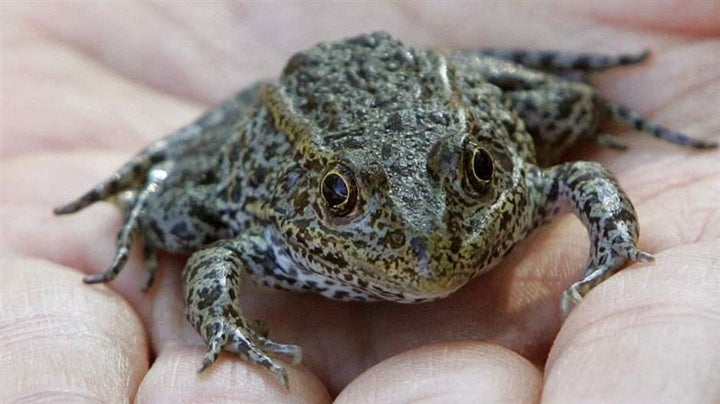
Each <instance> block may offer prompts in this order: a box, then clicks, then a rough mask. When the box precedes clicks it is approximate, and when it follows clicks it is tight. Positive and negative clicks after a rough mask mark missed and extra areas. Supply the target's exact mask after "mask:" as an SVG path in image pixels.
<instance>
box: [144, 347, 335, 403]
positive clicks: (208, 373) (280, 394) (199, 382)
mask: <svg viewBox="0 0 720 404" xmlns="http://www.w3.org/2000/svg"><path fill="white" fill-rule="evenodd" d="M203 354H204V351H203V349H194V348H186V347H182V346H181V345H175V346H167V347H165V349H163V350H162V351H161V353H160V355H159V356H158V358H157V359H156V361H155V362H154V363H153V366H152V368H151V369H150V372H149V373H148V374H147V376H146V377H145V379H144V380H143V383H142V385H141V386H140V390H139V391H138V395H137V401H138V402H149V403H156V402H169V403H193V402H203V401H206V400H207V398H208V397H212V398H213V400H216V401H223V402H242V403H248V402H253V403H284V402H295V403H297V402H300V403H329V402H330V401H331V400H330V396H329V395H328V392H327V390H326V389H325V387H324V386H323V385H322V384H321V383H320V381H319V380H318V379H317V378H316V377H315V376H314V375H312V374H311V373H310V371H309V370H307V369H306V368H303V367H301V366H292V365H290V364H285V369H286V370H287V372H288V375H289V377H290V389H289V390H286V389H285V388H283V386H282V385H280V383H278V381H277V379H276V378H275V377H273V375H271V374H270V373H269V372H267V371H266V370H265V369H264V368H262V367H260V366H257V365H252V364H249V363H248V362H246V361H244V360H242V359H241V358H239V357H237V356H234V355H229V354H225V355H222V356H221V357H220V359H219V360H218V361H217V362H215V363H214V364H213V365H212V366H211V367H209V368H208V369H207V370H205V371H203V373H201V374H198V373H197V371H198V369H199V367H200V364H201V360H202V357H203Z"/></svg>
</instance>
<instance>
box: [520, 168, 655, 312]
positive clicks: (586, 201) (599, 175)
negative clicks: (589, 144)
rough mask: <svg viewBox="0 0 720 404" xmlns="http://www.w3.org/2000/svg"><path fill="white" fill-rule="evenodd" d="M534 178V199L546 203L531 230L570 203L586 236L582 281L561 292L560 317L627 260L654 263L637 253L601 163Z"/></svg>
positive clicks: (626, 208)
mask: <svg viewBox="0 0 720 404" xmlns="http://www.w3.org/2000/svg"><path fill="white" fill-rule="evenodd" d="M534 174H535V175H536V176H535V179H536V181H537V186H538V187H539V188H540V191H541V193H540V194H539V195H543V197H542V198H545V199H544V200H542V201H537V202H539V203H538V204H537V205H536V206H537V216H536V222H535V225H539V224H540V223H542V222H545V221H547V220H548V219H549V218H550V217H551V216H553V215H554V214H555V213H557V212H558V211H559V209H560V208H561V207H562V205H564V204H569V205H570V206H571V207H572V209H573V211H574V213H575V215H577V216H578V218H580V220H581V221H582V223H583V224H584V225H585V227H586V228H587V231H588V235H589V237H590V256H589V259H588V263H587V266H586V268H585V272H584V277H583V279H581V280H580V281H578V282H575V283H574V284H573V285H572V286H570V288H568V289H567V290H566V291H565V292H564V294H563V297H562V300H561V308H562V310H563V313H567V312H568V311H569V310H570V306H571V304H572V303H579V302H580V301H581V300H582V297H583V296H584V295H585V294H586V293H587V292H589V291H590V289H592V288H593V287H595V286H596V285H598V284H599V283H600V282H602V281H603V280H605V279H606V278H607V277H609V276H610V275H612V274H613V273H614V272H616V271H617V270H619V269H620V268H622V267H623V266H624V265H625V263H626V262H627V261H628V260H631V261H652V260H653V257H652V255H650V254H648V253H646V252H644V251H642V250H640V249H638V248H637V245H636V244H637V239H638V221H637V215H636V214H635V209H634V208H633V206H632V203H630V199H629V198H628V197H627V195H625V192H624V191H623V190H622V189H621V188H620V186H619V185H618V183H617V180H616V179H615V178H614V177H613V176H612V174H610V172H608V171H607V170H606V169H604V168H603V167H602V166H601V165H600V164H598V163H593V162H586V161H578V162H572V163H565V164H560V165H557V166H553V167H550V168H548V169H546V170H542V171H540V170H537V171H536V172H535V173H534Z"/></svg>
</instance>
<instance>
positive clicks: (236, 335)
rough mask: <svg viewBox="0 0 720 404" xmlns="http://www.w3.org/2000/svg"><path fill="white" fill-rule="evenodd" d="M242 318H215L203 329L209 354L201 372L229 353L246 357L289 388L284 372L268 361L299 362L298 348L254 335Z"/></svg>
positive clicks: (273, 362)
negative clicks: (276, 357) (283, 357)
mask: <svg viewBox="0 0 720 404" xmlns="http://www.w3.org/2000/svg"><path fill="white" fill-rule="evenodd" d="M250 327H251V324H248V323H247V322H246V321H245V320H243V319H242V318H238V319H237V320H233V319H229V318H224V317H218V318H215V319H211V320H209V321H208V322H207V325H206V326H204V327H203V331H202V332H201V333H202V334H203V337H204V338H205V340H206V341H207V344H208V352H207V353H206V354H205V357H204V358H203V361H202V367H201V368H200V370H199V371H198V372H202V371H203V370H205V369H207V368H208V367H209V366H210V365H212V364H213V363H214V362H215V360H217V358H218V356H219V355H220V352H222V351H229V352H234V353H236V354H239V355H241V356H243V357H246V358H247V359H248V360H249V361H250V362H252V363H256V364H258V365H260V366H262V367H264V368H265V369H267V370H268V371H269V372H270V373H272V374H273V376H275V378H276V379H277V380H278V381H279V382H280V383H281V384H282V385H283V386H284V387H285V388H288V387H289V380H288V375H287V371H286V370H285V368H284V367H283V366H282V365H280V364H278V363H277V362H276V361H275V360H273V359H272V358H270V357H269V356H268V354H276V355H286V356H289V357H291V358H292V360H293V364H297V363H299V362H300V361H301V360H302V351H301V349H300V347H299V346H297V345H286V344H278V343H276V342H273V341H271V340H269V339H267V338H265V337H262V336H260V335H256V334H255V332H254V331H253V330H252V329H251V328H250Z"/></svg>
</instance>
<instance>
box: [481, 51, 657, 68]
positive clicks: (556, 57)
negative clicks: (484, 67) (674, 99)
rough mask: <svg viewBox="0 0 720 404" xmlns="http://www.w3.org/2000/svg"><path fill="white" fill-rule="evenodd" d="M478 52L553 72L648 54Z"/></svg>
mask: <svg viewBox="0 0 720 404" xmlns="http://www.w3.org/2000/svg"><path fill="white" fill-rule="evenodd" d="M479 53H480V54H481V55H484V56H492V57H495V58H500V59H504V60H509V61H511V62H514V63H518V64H521V65H524V66H527V67H531V68H533V69H539V70H545V71H554V72H557V71H572V70H575V71H582V72H597V71H602V70H607V69H612V68H614V67H620V66H627V65H633V64H636V63H640V62H642V61H644V60H645V59H647V57H648V56H649V55H650V52H649V51H647V50H645V51H643V52H639V53H627V54H617V55H603V54H594V53H568V52H558V51H542V50H537V51H533V50H519V49H483V50H480V51H479Z"/></svg>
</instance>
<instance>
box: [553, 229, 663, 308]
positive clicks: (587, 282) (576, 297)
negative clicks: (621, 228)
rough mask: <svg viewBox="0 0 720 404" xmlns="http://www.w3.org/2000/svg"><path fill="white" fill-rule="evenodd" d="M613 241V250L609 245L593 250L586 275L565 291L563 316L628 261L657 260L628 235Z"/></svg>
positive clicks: (562, 305) (562, 302)
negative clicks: (639, 247)
mask: <svg viewBox="0 0 720 404" xmlns="http://www.w3.org/2000/svg"><path fill="white" fill-rule="evenodd" d="M613 242H614V243H616V245H615V246H614V247H611V248H613V250H612V251H608V247H602V248H596V249H595V252H594V253H592V252H591V254H593V255H592V256H591V258H590V262H589V263H588V266H587V268H586V269H585V277H584V278H583V279H581V280H579V281H577V282H575V283H573V284H572V285H571V286H570V287H569V288H567V289H566V290H565V291H564V292H563V294H562V297H561V299H560V309H561V311H562V314H563V316H565V317H566V316H567V315H568V314H569V313H570V310H571V309H572V307H573V306H574V305H576V304H580V302H581V301H582V299H583V296H585V294H587V293H588V292H589V291H590V289H592V288H594V287H595V286H597V285H598V284H600V283H601V282H602V281H604V280H605V279H607V278H608V277H609V276H610V275H612V274H613V273H615V271H617V270H618V269H620V268H622V267H623V266H624V265H625V263H626V262H627V261H636V262H652V261H654V260H655V258H654V257H653V256H652V255H651V254H649V253H647V252H645V251H642V250H639V249H638V248H636V247H635V245H634V241H633V240H631V239H630V238H628V237H625V239H624V240H619V239H616V240H614V241H613ZM591 251H592V250H591Z"/></svg>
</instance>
